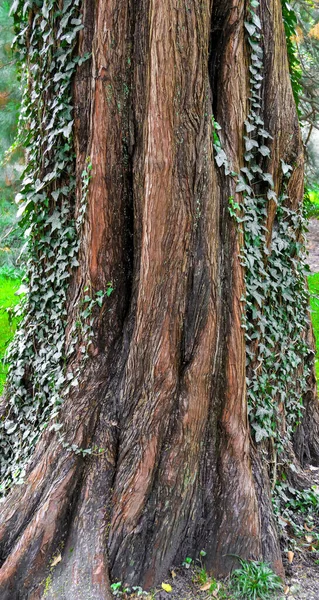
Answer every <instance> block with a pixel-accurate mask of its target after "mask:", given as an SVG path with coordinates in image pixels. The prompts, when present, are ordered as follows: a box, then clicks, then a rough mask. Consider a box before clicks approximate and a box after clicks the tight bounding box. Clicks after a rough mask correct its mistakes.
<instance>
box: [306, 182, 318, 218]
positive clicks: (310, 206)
mask: <svg viewBox="0 0 319 600" xmlns="http://www.w3.org/2000/svg"><path fill="white" fill-rule="evenodd" d="M304 206H305V214H306V216H307V218H308V219H311V218H316V219H318V218H319V187H318V185H316V186H312V188H311V189H309V188H306V189H305V196H304Z"/></svg>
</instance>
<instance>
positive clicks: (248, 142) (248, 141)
mask: <svg viewBox="0 0 319 600" xmlns="http://www.w3.org/2000/svg"><path fill="white" fill-rule="evenodd" d="M244 140H245V148H246V151H247V152H249V150H252V149H253V148H258V146H259V144H258V142H256V140H252V139H250V138H248V137H246V136H244Z"/></svg>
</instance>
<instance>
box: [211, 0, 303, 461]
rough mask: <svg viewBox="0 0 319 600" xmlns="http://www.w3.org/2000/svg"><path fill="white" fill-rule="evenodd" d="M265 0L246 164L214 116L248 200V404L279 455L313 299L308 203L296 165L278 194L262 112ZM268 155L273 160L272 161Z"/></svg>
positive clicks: (296, 412)
mask: <svg viewBox="0 0 319 600" xmlns="http://www.w3.org/2000/svg"><path fill="white" fill-rule="evenodd" d="M258 8H259V1H258V0H251V1H250V3H249V9H248V18H247V21H246V22H245V29H246V32H247V41H248V45H249V48H250V53H249V54H250V65H249V72H250V86H251V87H250V98H249V111H248V116H247V119H246V121H245V135H244V139H243V142H244V146H245V153H244V166H243V167H242V168H241V170H240V173H234V172H233V171H232V168H231V165H230V164H229V161H228V159H227V156H226V153H225V151H224V150H223V146H222V142H221V138H220V132H219V130H220V127H219V126H218V124H216V122H215V121H214V119H213V138H214V148H215V153H216V154H215V160H216V163H217V165H218V166H219V167H222V166H223V168H224V170H225V174H226V175H231V176H233V177H234V179H235V182H236V188H235V189H236V192H237V193H241V194H242V203H241V204H240V205H239V204H238V203H236V202H234V197H231V198H230V199H229V212H230V214H231V216H232V217H233V218H235V220H236V221H237V223H238V226H239V227H240V228H241V231H242V237H243V245H242V249H241V255H240V259H241V264H242V266H243V267H244V273H245V288H246V293H245V296H244V297H243V298H242V300H243V302H244V318H243V327H244V328H245V337H246V357H247V401H248V412H249V419H250V424H251V429H252V433H253V436H254V439H255V441H256V443H260V442H262V441H263V440H267V439H270V440H272V443H273V444H274V446H275V448H276V453H280V452H281V451H282V450H283V447H284V445H285V443H286V442H287V440H290V439H291V436H292V433H293V431H294V430H295V428H296V426H297V425H298V424H299V422H300V421H301V419H302V414H303V402H302V398H303V395H304V392H305V391H306V389H307V378H308V375H309V368H308V367H307V364H308V361H307V358H308V357H309V353H310V349H309V347H308V345H307V343H306V339H305V332H306V329H307V325H308V322H307V319H308V316H307V315H308V301H309V296H308V292H307V289H306V286H305V276H306V272H307V267H306V251H305V245H304V232H305V231H306V227H307V222H306V219H305V217H304V214H303V207H302V204H301V205H300V206H299V207H298V209H297V210H296V211H295V210H292V209H290V208H288V203H287V200H288V182H289V178H290V175H291V171H292V166H291V165H288V164H286V163H285V162H284V160H282V161H281V165H282V183H281V193H280V196H279V197H277V194H276V192H275V189H274V181H273V177H272V174H271V173H268V172H267V171H266V170H265V168H264V165H265V162H266V160H267V159H269V158H270V148H269V146H268V142H269V140H271V139H272V136H271V135H270V133H269V132H268V131H267V130H266V128H265V124H264V121H263V119H262V116H261V112H262V111H261V109H262V97H261V86H262V81H263V69H264V65H263V48H262V45H261V22H260V18H259V16H258ZM265 159H266V160H265ZM269 203H275V204H276V215H275V220H274V224H273V227H272V233H271V240H269V231H268V229H267V218H268V206H269Z"/></svg>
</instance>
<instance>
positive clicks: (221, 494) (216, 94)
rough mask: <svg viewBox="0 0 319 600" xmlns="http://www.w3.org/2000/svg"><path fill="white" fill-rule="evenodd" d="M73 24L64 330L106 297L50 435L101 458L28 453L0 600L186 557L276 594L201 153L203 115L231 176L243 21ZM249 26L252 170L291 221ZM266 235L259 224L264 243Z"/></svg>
mask: <svg viewBox="0 0 319 600" xmlns="http://www.w3.org/2000/svg"><path fill="white" fill-rule="evenodd" d="M82 13H83V22H84V30H83V31H82V32H81V34H80V42H79V52H80V53H84V52H85V51H92V58H91V60H90V61H88V62H86V63H84V64H83V65H82V66H81V67H79V69H78V72H77V75H76V78H75V82H74V110H75V146H76V154H77V179H78V190H80V187H81V173H82V171H83V168H84V166H85V162H86V159H87V157H90V160H91V162H92V165H93V169H92V180H91V182H90V188H89V202H88V211H87V217H86V222H85V225H84V229H83V232H82V240H81V253H80V258H81V260H80V267H79V269H78V272H77V273H76V275H75V276H74V280H73V282H72V285H71V288H70V301H69V325H70V327H71V325H72V322H73V319H75V318H76V317H75V313H76V301H77V299H78V298H79V297H80V295H81V293H82V290H83V289H84V288H85V287H86V286H87V285H89V286H90V288H92V290H93V291H97V290H100V289H105V288H106V285H107V283H108V282H109V281H112V283H113V286H114V293H113V294H112V296H111V297H110V298H109V299H108V300H107V303H104V305H103V308H102V309H101V311H100V313H99V314H97V315H96V321H95V331H94V340H93V344H92V345H91V348H90V359H89V361H88V362H87V363H86V365H85V367H84V368H83V369H82V372H81V383H80V387H79V390H77V391H75V392H73V394H72V395H70V397H68V398H67V399H66V401H65V404H64V407H63V409H62V415H61V417H60V421H61V422H62V423H63V424H64V436H65V438H66V439H67V440H69V441H70V442H71V443H74V442H75V443H77V444H78V445H79V446H81V447H88V446H92V447H93V446H96V447H98V448H102V449H103V452H102V453H101V454H100V455H97V456H95V455H94V454H93V455H92V456H91V457H89V458H86V459H83V458H81V457H78V456H75V455H74V454H72V453H66V451H65V450H64V449H63V448H62V446H61V444H60V442H59V440H58V439H57V437H56V436H55V435H54V434H53V433H46V434H45V435H44V436H43V438H42V440H41V441H40V443H39V445H38V447H37V449H36V452H35V455H34V457H33V461H32V464H31V466H30V468H29V472H28V475H27V479H26V483H25V485H24V486H22V487H21V488H19V489H14V490H13V491H12V493H11V495H10V496H9V498H8V501H7V502H6V503H5V505H4V507H3V509H2V526H1V529H0V546H1V557H2V563H3V566H2V569H1V570H0V596H1V599H2V600H9V599H10V600H15V599H27V598H28V599H32V600H36V599H40V598H43V593H44V582H45V579H46V577H47V575H48V572H49V567H50V564H51V562H52V558H53V557H54V556H55V555H56V554H57V553H61V556H62V560H61V562H59V563H58V564H57V566H56V567H55V568H54V569H53V571H52V582H51V584H50V589H49V590H48V591H47V595H46V597H47V598H52V599H53V598H59V600H69V599H70V598H74V599H76V600H90V599H91V598H92V600H93V598H94V600H105V599H109V598H110V590H109V577H110V576H111V577H112V578H118V579H120V580H122V581H123V582H126V583H133V584H138V585H141V586H143V587H145V588H150V587H151V586H152V585H154V584H156V583H157V582H159V581H160V580H161V577H162V576H163V575H164V574H165V573H166V571H167V569H168V568H169V566H170V565H172V564H173V563H174V562H177V563H178V562H181V561H182V560H183V559H184V557H185V556H186V555H190V554H194V555H195V554H196V553H198V551H199V550H201V549H203V548H204V549H205V550H206V552H207V566H208V568H209V570H212V571H213V572H214V573H215V574H216V575H220V574H225V573H228V572H229V570H230V569H231V568H232V566H233V565H234V564H235V563H236V559H235V558H234V555H240V556H241V557H242V558H255V559H260V558H263V559H265V560H267V561H270V562H271V563H272V564H273V565H274V567H275V568H276V570H277V572H279V573H281V574H282V572H283V568H282V563H281V556H280V550H279V543H278V536H277V532H276V527H275V524H274V520H273V516H272V508H271V501H270V489H269V488H270V485H269V478H268V473H267V469H266V467H265V465H263V464H262V462H261V459H260V456H259V455H258V452H257V450H256V449H255V448H254V446H253V443H252V440H251V438H250V434H249V425H248V419H247V405H246V395H245V391H246V390H245V339H244V331H243V328H242V321H241V319H242V310H243V305H242V302H241V298H242V295H243V292H244V274H243V269H242V267H241V265H240V260H239V257H238V255H239V247H240V241H241V240H240V234H239V232H238V229H237V228H236V225H235V223H234V221H233V220H232V219H231V217H230V215H229V212H228V198H229V196H231V195H234V182H233V181H232V180H231V179H230V178H226V177H225V176H224V175H223V173H222V172H221V171H220V170H218V169H217V168H216V166H215V164H214V159H213V148H212V131H211V114H212V110H213V111H214V115H215V117H216V119H217V121H218V122H219V123H220V125H221V126H222V129H223V131H224V132H225V134H224V137H225V144H226V151H227V153H228V155H229V157H230V158H231V161H232V164H233V168H234V169H235V170H237V171H238V170H239V168H240V166H241V165H242V164H243V162H242V161H243V156H242V154H243V149H242V135H243V122H244V120H245V118H246V114H247V106H248V104H247V96H248V93H249V92H248V86H249V83H248V74H247V66H248V55H247V47H246V42H245V36H244V26H243V22H244V19H245V4H244V1H243V0H227V1H225V0H221V1H218V0H214V2H213V3H212V2H211V0H202V1H199V0H196V1H195V2H193V3H187V2H185V1H178V0H167V1H166V2H164V3H160V4H159V3H158V2H157V1H156V0H139V2H135V1H134V2H133V0H131V1H127V0H108V1H107V2H105V1H104V0H97V1H96V2H94V3H93V2H92V1H91V0H84V1H83V7H82ZM261 18H262V22H263V31H264V35H265V39H264V44H265V67H266V71H265V72H266V81H265V85H264V90H265V91H264V103H263V113H264V118H265V120H266V122H267V126H268V128H269V130H270V132H271V133H272V135H273V136H274V142H273V148H272V156H273V159H272V164H271V165H270V166H269V167H268V169H267V170H269V171H271V172H272V173H273V174H274V178H275V180H276V185H277V188H279V186H280V177H279V165H280V158H284V159H285V160H286V161H287V162H294V164H296V170H295V174H294V175H293V177H292V180H291V182H292V183H291V199H292V200H291V201H292V203H293V204H294V205H295V204H297V203H298V202H299V201H300V200H301V197H302V177H300V172H302V146H301V140H300V135H299V130H298V121H297V116H296V110H295V106H294V103H293V96H292V92H291V86H290V81H289V72H288V65H287V58H286V50H285V40H284V31H283V25H282V19H281V8H280V1H279V0H270V1H269V2H268V3H267V5H265V6H263V7H262V10H261ZM79 199H80V193H79V198H78V201H79ZM274 216H275V211H274V207H273V206H270V209H269V228H270V229H271V227H272V223H273V220H274ZM79 361H80V359H78V362H79ZM79 364H80V363H79ZM296 443H297V442H296ZM297 446H298V443H297ZM298 447H300V444H299V446H298ZM316 452H317V447H315V445H313V451H312V454H316ZM309 456H311V452H310V454H309ZM309 456H308V458H309ZM312 458H313V457H312Z"/></svg>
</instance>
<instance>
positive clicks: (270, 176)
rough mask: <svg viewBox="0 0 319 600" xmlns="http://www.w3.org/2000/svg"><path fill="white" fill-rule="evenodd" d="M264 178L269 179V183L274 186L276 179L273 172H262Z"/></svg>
mask: <svg viewBox="0 0 319 600" xmlns="http://www.w3.org/2000/svg"><path fill="white" fill-rule="evenodd" d="M262 179H263V180H264V181H267V183H269V185H271V187H272V188H273V187H274V180H273V178H272V174H271V173H263V174H262Z"/></svg>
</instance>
